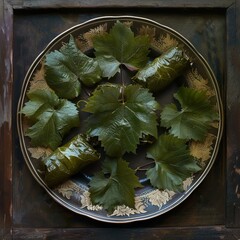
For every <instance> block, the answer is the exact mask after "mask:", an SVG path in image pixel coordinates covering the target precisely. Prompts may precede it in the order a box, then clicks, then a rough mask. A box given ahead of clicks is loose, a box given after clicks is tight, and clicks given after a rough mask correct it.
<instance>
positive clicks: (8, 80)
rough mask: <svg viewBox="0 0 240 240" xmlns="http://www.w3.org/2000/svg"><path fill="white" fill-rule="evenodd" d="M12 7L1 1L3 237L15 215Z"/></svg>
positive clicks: (0, 231)
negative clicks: (13, 188) (13, 184)
mask: <svg viewBox="0 0 240 240" xmlns="http://www.w3.org/2000/svg"><path fill="white" fill-rule="evenodd" d="M12 73H13V72H12V9H11V6H9V5H8V4H5V5H4V3H3V2H2V1H1V2H0V237H1V234H2V235H4V233H5V232H6V231H8V230H9V229H10V228H11V223H12V222H11V220H12V219H11V217H12V211H11V210H12V209H11V207H12V205H11V201H12V191H11V189H12V85H13V75H12Z"/></svg>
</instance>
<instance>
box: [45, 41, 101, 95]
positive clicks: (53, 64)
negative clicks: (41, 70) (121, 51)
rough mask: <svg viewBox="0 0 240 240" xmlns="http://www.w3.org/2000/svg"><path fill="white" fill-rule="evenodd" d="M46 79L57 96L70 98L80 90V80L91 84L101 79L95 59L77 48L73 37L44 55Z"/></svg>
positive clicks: (88, 84)
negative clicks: (58, 48)
mask: <svg viewBox="0 0 240 240" xmlns="http://www.w3.org/2000/svg"><path fill="white" fill-rule="evenodd" d="M45 66H46V76H45V78H46V81H47V83H48V85H49V86H50V87H51V88H52V89H53V90H54V91H55V92H56V94H57V95H58V96H59V97H62V98H67V99H72V98H75V97H77V96H78V95H79V93H80V91H81V83H80V82H79V81H81V82H82V83H84V84H85V85H87V86H92V85H94V84H95V83H97V82H99V81H100V80H101V74H102V71H101V69H100V67H99V65H98V63H97V61H96V60H94V59H93V58H90V57H88V56H87V55H85V54H84V53H82V52H81V51H80V49H78V48H77V46H76V44H75V41H74V38H73V37H72V36H70V39H69V43H66V44H65V45H63V46H62V47H61V49H60V50H59V51H57V50H56V51H54V52H50V53H49V54H47V55H46V62H45Z"/></svg>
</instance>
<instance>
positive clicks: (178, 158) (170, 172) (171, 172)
mask: <svg viewBox="0 0 240 240" xmlns="http://www.w3.org/2000/svg"><path fill="white" fill-rule="evenodd" d="M147 157H148V158H152V159H154V160H155V166H154V167H153V168H150V169H149V170H147V172H146V175H147V177H148V179H150V182H151V184H152V185H153V186H154V187H157V188H159V189H168V190H172V191H182V190H183V187H182V185H183V181H184V180H185V179H186V178H188V177H190V176H191V175H192V174H193V173H195V172H198V171H199V170H201V168H200V167H199V166H198V165H197V163H196V161H195V160H194V157H192V156H191V155H190V150H189V149H188V148H187V145H186V143H185V140H183V139H179V138H177V137H174V136H173V135H167V134H163V135H161V136H160V137H159V139H158V140H157V142H155V143H154V144H153V145H152V146H151V147H150V148H149V150H148V152H147Z"/></svg>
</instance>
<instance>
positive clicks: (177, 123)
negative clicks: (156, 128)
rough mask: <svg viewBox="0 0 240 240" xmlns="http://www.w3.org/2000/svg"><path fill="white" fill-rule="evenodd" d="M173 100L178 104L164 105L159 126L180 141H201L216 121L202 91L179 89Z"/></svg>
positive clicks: (211, 107)
mask: <svg viewBox="0 0 240 240" xmlns="http://www.w3.org/2000/svg"><path fill="white" fill-rule="evenodd" d="M174 97H175V99H176V100H177V101H178V102H179V103H180V105H181V108H180V109H178V108H177V106H176V105H175V104H173V103H172V104H169V105H166V106H165V107H164V109H163V111H162V113H161V126H163V127H166V128H170V130H169V131H170V133H171V134H173V135H174V136H177V137H179V138H182V139H193V140H196V141H203V140H204V139H205V137H206V135H207V131H208V129H209V128H210V127H211V123H212V122H213V121H214V120H217V119H218V114H217V113H216V111H215V109H214V105H213V104H212V103H211V102H210V100H209V98H208V96H207V95H206V94H205V92H203V91H199V90H196V89H192V88H186V87H181V88H180V89H179V90H178V92H177V93H176V94H174Z"/></svg>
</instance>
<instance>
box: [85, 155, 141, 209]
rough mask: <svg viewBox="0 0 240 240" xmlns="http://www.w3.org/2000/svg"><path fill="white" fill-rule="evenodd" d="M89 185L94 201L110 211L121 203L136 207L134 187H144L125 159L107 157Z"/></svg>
mask: <svg viewBox="0 0 240 240" xmlns="http://www.w3.org/2000/svg"><path fill="white" fill-rule="evenodd" d="M89 185H90V188H89V192H90V198H91V201H92V203H93V204H99V205H102V206H103V208H104V209H106V210H107V211H108V212H109V213H112V212H113V211H114V208H115V207H116V206H120V205H126V206H129V207H131V208H134V206H135V199H134V196H135V192H134V189H135V188H137V187H142V185H141V184H140V183H139V181H138V177H137V176H136V175H135V171H134V170H133V169H131V168H129V167H128V163H127V162H126V161H125V160H123V159H106V160H105V161H104V162H103V166H102V171H100V172H98V173H96V174H95V176H94V177H93V178H92V179H91V181H90V183H89Z"/></svg>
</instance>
